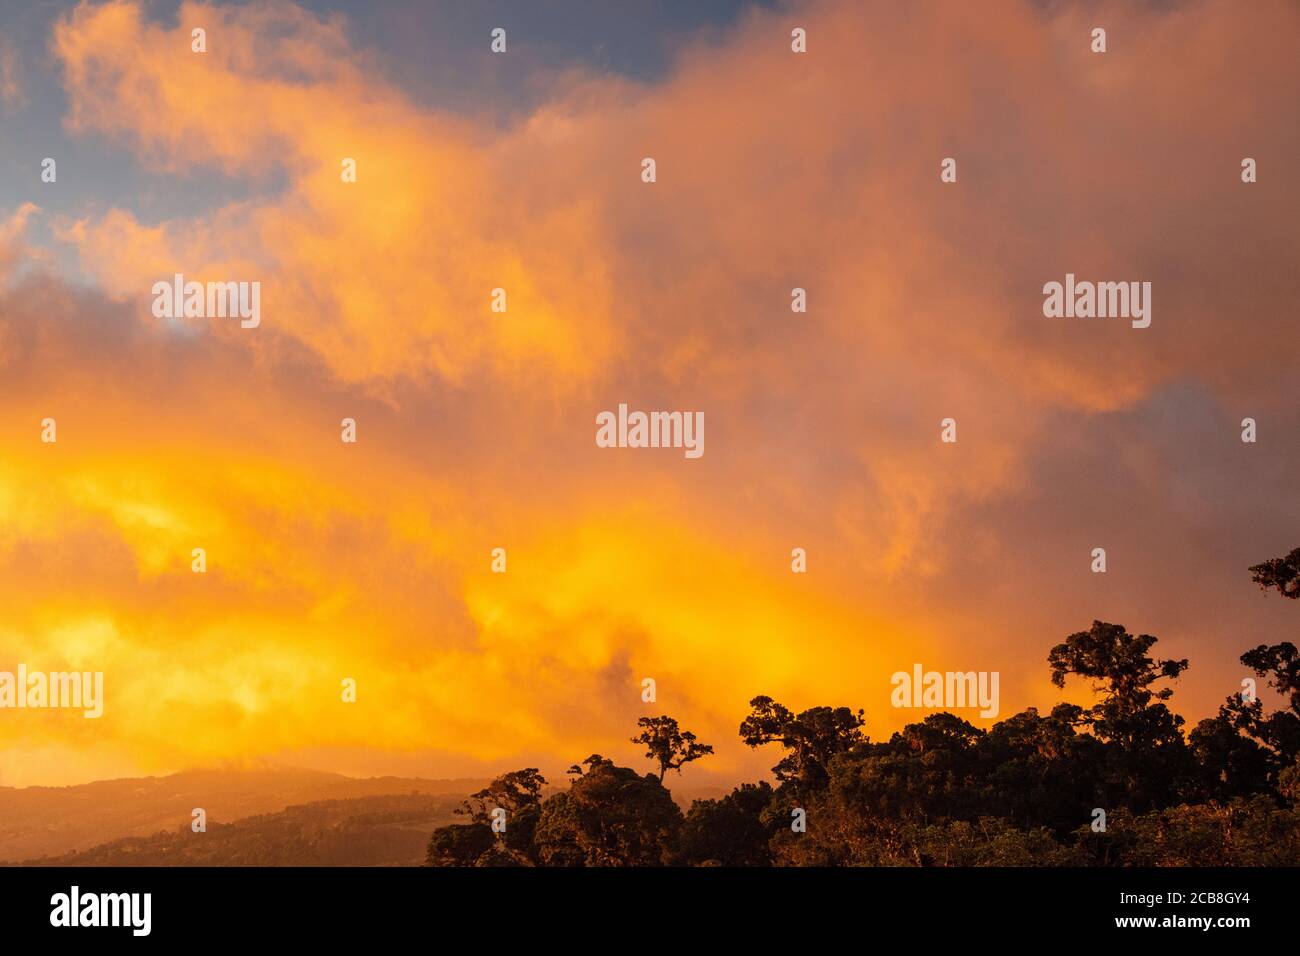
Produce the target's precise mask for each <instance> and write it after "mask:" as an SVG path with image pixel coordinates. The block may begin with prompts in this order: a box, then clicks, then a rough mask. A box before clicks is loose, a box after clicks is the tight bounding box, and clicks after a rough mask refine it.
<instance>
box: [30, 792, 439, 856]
mask: <svg viewBox="0 0 1300 956" xmlns="http://www.w3.org/2000/svg"><path fill="white" fill-rule="evenodd" d="M460 801H461V798H460V797H457V796H431V795H427V794H404V795H391V796H375V797H359V798H355V799H351V800H326V801H321V802H318V803H309V804H305V805H301V806H292V807H289V808H288V809H285V810H281V811H280V812H279V813H268V814H260V815H258V816H254V817H248V818H246V819H244V820H240V821H238V822H237V823H229V824H222V823H218V824H209V826H208V829H207V832H206V833H194V832H193V831H192V830H191V829H190V828H189V826H180V827H177V828H175V829H173V830H170V831H167V832H164V833H156V834H154V835H152V836H148V837H127V838H126V839H123V840H114V841H112V842H110V843H105V844H103V845H102V846H97V847H92V848H91V849H89V850H85V851H83V852H80V853H70V854H66V855H64V856H59V857H46V858H43V859H39V860H27V861H25V863H26V865H35V866H417V865H419V864H420V863H421V862H423V860H424V852H425V846H426V844H427V843H428V842H429V835H430V834H431V833H432V832H433V829H434V827H439V826H443V825H445V824H447V823H451V822H454V821H456V820H457V819H459V818H457V817H455V816H454V815H453V813H452V811H453V810H454V809H455V808H456V807H457V806H459V805H460Z"/></svg>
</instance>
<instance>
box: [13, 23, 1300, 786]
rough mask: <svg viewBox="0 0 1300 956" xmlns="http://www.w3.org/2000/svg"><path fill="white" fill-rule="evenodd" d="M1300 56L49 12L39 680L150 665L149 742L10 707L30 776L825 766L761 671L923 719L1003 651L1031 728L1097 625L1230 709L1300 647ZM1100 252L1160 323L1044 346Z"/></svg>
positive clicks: (1001, 661)
mask: <svg viewBox="0 0 1300 956" xmlns="http://www.w3.org/2000/svg"><path fill="white" fill-rule="evenodd" d="M995 7H996V15H992V14H991V12H990V11H991V10H992V9H993V8H995ZM498 26H499V27H503V28H505V29H506V31H507V36H508V49H507V52H506V53H505V54H493V53H492V52H491V51H490V49H489V43H490V32H491V30H492V29H493V28H494V27H498ZM1097 26H1101V27H1104V28H1105V29H1106V30H1107V35H1108V47H1109V48H1108V51H1107V52H1106V53H1105V54H1102V55H1098V54H1094V53H1092V52H1091V51H1090V49H1089V42H1090V39H1089V34H1090V32H1091V30H1092V29H1093V28H1094V27H1097ZM194 27H202V28H203V29H205V30H206V33H207V52H206V53H203V54H195V53H192V52H191V49H190V36H191V34H190V31H191V29H192V28H194ZM795 27H802V28H804V29H805V30H806V31H807V37H808V52H807V53H806V54H795V53H792V52H791V49H790V34H791V30H792V29H794V28H795ZM1297 33H1300V6H1297V5H1296V4H1295V3H1294V2H1286V0H1280V2H1257V3H1256V2H1252V3H1250V4H1248V5H1247V4H1240V3H1229V2H1193V3H1187V4H1165V3H1150V4H1142V3H1117V4H1113V5H1108V4H1094V3H1080V4H1072V3H1046V2H1044V3H1031V2H1006V3H1000V2H999V3H989V4H986V3H979V4H975V3H968V2H964V0H951V2H936V3H928V2H927V3H895V2H881V3H867V2H862V0H842V2H841V0H824V2H822V0H814V2H807V3H803V2H794V3H764V4H748V3H741V2H713V3H707V2H692V3H687V2H680V3H677V2H667V0H657V2H652V0H646V2H637V3H631V2H629V3H626V4H624V3H618V4H614V3H606V2H599V0H586V2H567V0H566V2H558V0H557V2H554V3H546V4H542V3H522V2H513V3H504V2H499V3H474V4H466V3H461V2H452V0H446V2H424V0H396V2H387V0H386V2H382V3H370V2H362V0H357V2H345V0H318V2H310V3H300V4H295V3H291V2H287V0H286V2H279V3H256V4H248V5H245V4H233V3H230V4H197V3H183V4H180V5H179V6H177V5H176V4H174V3H166V2H161V3H159V2H113V3H94V4H83V5H76V4H73V3H65V2H54V0H45V2H36V3H30V4H27V3H18V2H16V0H0V670H14V669H15V668H16V667H17V665H18V664H19V663H25V664H26V665H27V666H28V668H30V669H42V670H73V669H75V670H89V671H103V672H104V675H105V678H104V686H105V704H104V715H103V717H102V718H100V719H98V720H88V719H84V718H83V717H82V715H81V713H80V712H79V711H59V710H44V711H40V710H26V711H15V710H0V785H4V786H26V785H33V784H71V783H81V782H85V781H89V780H95V779H101V778H106V777H121V776H133V775H140V774H157V773H166V772H171V771H175V770H180V769H185V768H193V767H209V766H222V765H241V766H242V765H249V764H253V765H256V764H260V763H264V762H269V763H274V764H280V765H292V766H304V767H314V768H320V769H326V770H336V771H340V772H343V773H349V774H364V775H369V774H385V773H398V774H410V775H421V776H430V777H453V776H469V775H486V774H489V773H492V772H496V771H502V770H508V769H514V768H516V767H520V766H529V765H531V766H539V767H541V768H542V769H543V771H544V772H547V773H548V775H550V774H554V778H561V777H562V771H563V769H564V768H565V767H567V766H568V765H569V764H571V763H573V762H574V761H576V760H580V759H581V758H583V757H586V756H587V755H588V754H590V753H592V752H599V753H602V754H605V755H607V756H614V757H617V758H618V759H619V760H620V761H621V762H628V763H630V764H631V765H632V766H637V767H644V768H645V769H648V768H649V765H648V763H646V762H645V761H644V760H643V758H641V756H640V751H639V750H638V748H636V747H634V746H633V745H632V744H631V743H629V742H628V738H629V737H630V736H632V734H633V732H634V730H635V723H636V720H637V718H638V717H640V716H645V715H657V714H660V713H667V714H671V715H673V716H675V717H677V718H678V719H679V720H680V721H681V722H682V724H683V726H684V727H688V728H690V729H692V730H694V731H695V732H696V733H697V734H698V735H699V737H700V738H701V739H702V740H704V741H706V742H709V743H712V744H713V745H714V746H715V747H716V748H717V754H716V756H714V757H712V758H710V759H708V760H705V761H701V762H700V763H698V764H695V765H692V766H691V767H690V768H688V769H687V770H686V771H685V774H684V776H683V781H684V782H685V783H686V784H687V785H698V786H707V785H713V784H717V783H733V782H735V781H738V780H739V779H742V778H749V779H752V778H753V777H755V776H756V775H758V774H760V773H761V772H762V771H763V770H764V769H765V768H767V767H769V766H771V765H772V764H773V763H774V762H775V760H776V759H777V758H776V757H775V755H774V754H771V753H766V752H758V753H755V752H753V751H750V750H748V749H747V748H745V747H744V746H743V745H742V744H741V743H740V741H739V739H738V737H737V734H736V729H737V725H738V724H739V723H740V721H741V719H742V718H743V717H744V716H745V714H746V713H747V711H748V703H747V702H748V700H749V699H750V698H751V697H753V696H755V695H758V694H767V695H770V696H772V697H774V698H776V699H777V700H779V701H781V702H782V703H784V704H786V705H787V706H789V707H791V708H792V709H795V710H802V709H804V708H806V707H811V706H815V705H819V704H831V705H838V704H845V705H851V706H853V707H854V708H857V707H862V708H864V709H865V710H866V721H867V722H866V727H865V730H866V731H867V733H868V734H869V735H870V736H871V737H872V738H873V739H878V738H881V737H886V738H887V737H888V735H889V734H890V733H891V732H892V731H894V730H897V729H899V728H900V727H902V726H903V724H905V723H909V722H913V721H916V720H920V719H921V718H923V717H924V716H925V713H926V712H925V711H919V710H903V709H894V708H892V707H891V706H890V691H891V687H890V681H889V679H890V675H891V674H892V673H894V672H895V671H898V670H908V671H910V670H911V668H912V666H913V665H914V664H916V663H920V664H922V665H923V666H924V667H925V668H926V669H932V670H941V671H947V670H962V671H966V670H976V671H998V672H1000V674H1001V714H1000V717H1003V718H1005V717H1007V716H1010V715H1012V714H1014V713H1016V712H1017V711H1020V710H1022V709H1024V708H1025V707H1029V706H1037V707H1039V708H1044V709H1045V708H1049V707H1050V706H1052V704H1054V703H1056V702H1057V701H1059V700H1062V699H1071V700H1075V701H1077V702H1081V703H1082V702H1086V701H1087V700H1089V694H1088V689H1087V687H1086V686H1085V685H1081V684H1075V683H1070V684H1067V687H1066V690H1065V691H1064V692H1062V691H1060V690H1058V689H1057V688H1054V687H1052V686H1051V684H1050V682H1049V680H1048V676H1049V675H1048V667H1047V663H1046V657H1047V653H1048V650H1049V649H1050V648H1051V646H1052V645H1054V644H1056V643H1058V642H1060V641H1062V640H1064V638H1065V637H1066V636H1067V635H1068V634H1070V633H1071V632H1074V631H1080V630H1087V628H1088V627H1089V625H1090V624H1091V622H1092V621H1093V620H1094V619H1101V620H1105V621H1110V622H1114V623H1120V624H1124V625H1125V626H1127V627H1128V628H1129V629H1130V630H1131V631H1134V632H1135V633H1138V632H1140V633H1149V634H1154V635H1156V636H1157V637H1159V638H1160V643H1159V644H1158V645H1157V648H1156V650H1157V653H1158V654H1159V655H1160V656H1165V657H1187V658H1190V660H1191V667H1190V669H1189V670H1188V672H1187V673H1186V675H1184V676H1183V677H1182V678H1181V679H1180V680H1179V681H1178V682H1177V684H1176V685H1175V686H1176V693H1175V695H1174V697H1173V699H1172V701H1171V706H1172V707H1173V709H1174V710H1176V711H1177V712H1179V713H1182V714H1183V715H1185V716H1186V717H1187V718H1188V720H1189V724H1194V723H1195V721H1196V720H1198V719H1200V718H1201V717H1204V716H1207V715H1209V714H1210V713H1212V712H1213V711H1214V710H1215V708H1216V707H1217V705H1218V703H1219V702H1220V701H1222V700H1223V698H1225V697H1226V696H1227V695H1229V694H1231V693H1233V692H1235V691H1237V690H1239V689H1240V681H1241V679H1242V677H1244V676H1248V672H1246V671H1245V670H1244V668H1243V667H1242V666H1241V665H1240V664H1239V663H1238V662H1237V658H1238V656H1239V655H1240V654H1241V653H1242V652H1243V651H1244V650H1246V649H1248V648H1250V647H1253V646H1255V645H1256V644H1259V643H1262V642H1266V641H1267V642H1276V641H1279V640H1296V638H1297V626H1296V609H1295V608H1294V607H1288V606H1285V605H1286V604H1287V603H1288V602H1285V601H1284V600H1283V599H1282V598H1280V597H1279V596H1277V595H1271V596H1268V595H1265V594H1263V593H1261V592H1260V591H1259V590H1258V588H1256V587H1255V586H1254V585H1253V584H1252V583H1251V582H1250V579H1249V574H1248V572H1247V570H1246V569H1247V567H1248V566H1249V565H1251V564H1255V563H1258V562H1260V561H1263V560H1265V559H1267V558H1272V557H1277V556H1280V555H1283V554H1285V553H1287V552H1288V551H1290V550H1291V549H1293V548H1295V547H1300V223H1298V222H1297V210H1300V186H1298V185H1297V178H1298V177H1300V122H1297V117H1296V113H1295V104H1296V102H1297V101H1300V64H1297V63H1296V62H1295V60H1294V37H1295V36H1296V35H1297ZM45 157H52V158H54V159H55V160H56V161H57V181H56V182H54V183H45V182H42V181H41V162H42V159H44V158H45ZM344 157H352V158H355V159H356V161H357V170H358V181H357V182H356V183H344V182H342V181H341V178H340V162H341V160H342V159H343V158H344ZM644 157H653V158H654V159H655V160H656V164H657V181H656V182H654V183H645V182H642V179H641V162H642V159H643V158H644ZM944 157H954V158H956V160H957V163H958V171H959V175H958V181H957V182H955V183H942V182H941V181H940V178H939V170H940V161H941V160H942V159H943V158H944ZM1244 157H1252V158H1254V159H1255V160H1256V161H1257V163H1258V170H1259V173H1258V182H1256V183H1253V184H1245V183H1243V182H1242V180H1241V162H1242V159H1243V158H1244ZM175 273H183V274H184V275H185V277H186V278H187V279H195V280H199V281H208V280H257V281H260V282H261V289H262V300H261V313H262V321H261V324H260V326H259V327H258V328H256V329H243V328H240V325H239V323H238V321H237V320H231V319H207V318H199V319H188V320H177V321H169V320H160V319H156V318H154V317H153V315H152V314H151V308H150V307H151V302H152V296H151V293H150V289H151V287H152V285H153V283H154V282H156V281H158V280H170V279H171V277H172V276H173V275H174V274H175ZM1067 273H1074V274H1076V275H1077V276H1078V277H1079V278H1080V279H1088V280H1115V281H1128V280H1134V281H1136V280H1141V281H1149V282H1151V284H1152V289H1153V293H1152V323H1151V326H1150V327H1149V328H1146V329H1135V328H1132V327H1131V326H1130V323H1129V322H1128V321H1127V320H1115V319H1065V318H1062V319H1049V318H1045V317H1044V315H1043V310H1042V307H1043V294H1042V287H1043V285H1044V283H1047V282H1050V281H1062V280H1063V279H1064V277H1065V275H1066V274H1067ZM497 287H500V288H504V289H506V290H507V293H508V297H509V298H508V302H509V306H508V311H507V312H506V313H504V314H501V313H494V312H492V311H491V309H490V303H491V290H492V289H494V288H497ZM795 287H801V288H804V289H806V290H807V296H808V311H807V313H806V314H798V313H792V311H791V308H790V302H791V299H790V292H791V289H792V288H795ZM620 402H625V403H628V404H629V406H631V407H632V408H634V409H645V410H652V409H654V410H659V409H663V410H700V411H703V412H704V415H705V419H706V422H707V427H706V445H705V448H706V450H705V453H704V455H703V456H702V457H700V458H698V459H694V460H692V459H687V458H686V457H684V456H683V454H682V453H681V451H680V450H668V449H644V450H633V449H602V448H598V447H597V446H596V444H595V441H594V437H595V431H596V428H595V416H596V415H597V414H598V413H599V412H601V411H603V410H610V409H617V407H618V405H619V403H620ZM47 417H52V418H54V419H56V421H57V430H58V431H57V434H58V441H57V443H54V444H47V443H43V442H42V441H41V421H42V419H44V418H47ZM345 417H351V418H354V419H355V420H356V422H357V433H358V440H357V442H356V443H355V444H345V443H343V442H341V441H340V420H341V419H343V418H345ZM947 417H951V418H954V419H956V421H957V428H958V441H957V443H955V444H944V443H941V442H940V440H939V436H940V421H941V420H942V419H944V418H947ZM1245 417H1252V418H1254V419H1256V420H1257V422H1258V441H1257V442H1256V443H1254V444H1247V443H1243V442H1242V441H1241V438H1240V433H1241V420H1242V419H1243V418H1245ZM196 547H201V548H204V549H205V550H206V554H207V564H208V569H207V573H206V574H195V573H192V571H191V550H192V549H193V548H196ZM498 547H499V548H504V549H506V552H507V556H508V570H507V572H506V573H504V574H494V573H492V570H491V552H492V549H493V548H498ZM795 547H801V548H804V549H806V551H807V554H808V571H807V573H806V574H794V573H792V572H791V566H790V564H791V558H790V554H791V549H792V548H795ZM1097 547H1103V548H1105V549H1106V552H1107V561H1108V570H1107V573H1105V574H1094V573H1092V572H1091V571H1090V563H1091V551H1092V549H1094V548H1097ZM1290 603H1294V602H1290ZM348 677H351V678H354V679H355V680H356V681H357V698H358V699H357V702H356V703H355V704H347V703H343V702H342V701H341V700H340V681H341V680H342V679H344V678H348ZM646 677H651V678H654V679H655V681H656V682H657V690H658V700H657V702H656V703H654V704H645V703H643V702H642V701H641V681H642V679H643V678H646ZM960 713H961V716H963V717H965V718H966V719H969V720H971V721H972V722H973V723H975V724H977V725H979V726H988V725H989V724H990V723H992V721H991V720H987V719H984V718H981V717H980V716H979V715H978V713H977V711H976V710H967V711H962V712H960Z"/></svg>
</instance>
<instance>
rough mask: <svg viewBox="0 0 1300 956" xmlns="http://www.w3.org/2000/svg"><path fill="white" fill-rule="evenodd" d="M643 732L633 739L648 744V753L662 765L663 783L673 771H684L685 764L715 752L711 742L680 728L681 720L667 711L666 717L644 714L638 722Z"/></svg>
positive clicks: (661, 778) (646, 752)
mask: <svg viewBox="0 0 1300 956" xmlns="http://www.w3.org/2000/svg"><path fill="white" fill-rule="evenodd" d="M636 723H637V726H638V727H640V728H642V729H641V733H640V735H638V736H636V737H633V738H632V743H634V744H644V745H645V748H646V750H645V755H646V756H647V757H649V758H650V759H651V760H653V761H655V762H656V763H658V764H659V782H660V783H663V779H664V775H665V774H667V773H668V771H669V770H676V771H677V772H678V773H681V772H682V766H683V765H684V764H688V763H690V762H691V761H692V760H699V759H700V758H701V757H707V756H708V755H709V754H711V753H713V747H711V746H710V745H709V744H700V743H696V742H695V735H694V734H693V733H691V732H690V731H689V730H686V731H683V730H679V729H678V727H677V721H676V720H674V719H673V718H672V717H669V716H668V715H667V714H665V715H663V716H662V717H642V718H641V719H640V720H638V721H637V722H636Z"/></svg>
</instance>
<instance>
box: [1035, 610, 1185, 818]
mask: <svg viewBox="0 0 1300 956" xmlns="http://www.w3.org/2000/svg"><path fill="white" fill-rule="evenodd" d="M1156 640H1157V639H1156V638H1155V637H1153V636H1151V635H1150V634H1136V635H1135V634H1130V633H1129V632H1128V631H1127V630H1125V629H1124V627H1123V626H1122V625H1119V624H1107V623H1105V622H1104V621H1093V622H1092V627H1091V628H1090V629H1089V630H1087V631H1079V632H1078V633H1075V634H1071V635H1070V636H1069V637H1067V638H1066V639H1065V642H1064V643H1063V644H1057V645H1056V646H1055V647H1053V648H1052V650H1051V652H1050V653H1049V654H1048V657H1047V660H1048V663H1049V664H1050V665H1051V673H1052V683H1054V684H1055V685H1056V686H1057V687H1064V686H1065V678H1066V676H1067V675H1069V674H1075V675H1078V676H1080V677H1084V678H1090V679H1091V680H1093V682H1094V684H1093V689H1094V690H1095V691H1097V692H1099V693H1101V694H1102V695H1103V697H1102V699H1101V701H1100V702H1099V703H1097V704H1095V705H1094V706H1093V707H1091V708H1089V709H1088V710H1086V711H1083V712H1082V714H1081V720H1082V722H1083V723H1084V724H1087V725H1089V726H1090V727H1091V728H1092V732H1093V733H1094V734H1095V735H1096V736H1097V738H1098V739H1099V740H1101V741H1103V742H1106V743H1110V744H1112V745H1113V747H1114V749H1113V750H1112V751H1109V752H1108V765H1109V770H1108V773H1107V783H1108V785H1109V789H1110V791H1111V793H1112V794H1117V793H1118V792H1120V791H1121V790H1123V789H1125V788H1127V789H1129V790H1130V792H1131V795H1132V805H1133V806H1134V808H1135V809H1138V810H1146V809H1149V808H1151V807H1157V806H1164V805H1167V804H1168V803H1169V802H1170V801H1172V800H1175V799H1177V797H1178V796H1179V795H1180V792H1181V791H1182V790H1183V788H1184V787H1186V786H1187V785H1188V784H1189V782H1190V781H1191V779H1192V777H1193V775H1194V774H1195V764H1194V761H1193V760H1192V757H1191V754H1190V753H1189V752H1188V750H1187V742H1186V741H1185V740H1184V738H1183V732H1182V726H1183V718H1182V717H1180V716H1178V715H1177V714H1175V713H1173V712H1172V711H1170V710H1169V708H1168V707H1166V706H1165V705H1164V701H1166V700H1168V699H1169V698H1170V697H1171V696H1172V695H1173V690H1172V689H1170V688H1168V687H1163V688H1161V689H1159V690H1155V689H1153V688H1152V685H1153V684H1154V683H1155V682H1156V681H1159V680H1164V679H1166V678H1168V679H1170V680H1172V679H1176V678H1177V677H1178V676H1179V675H1180V674H1181V673H1182V672H1183V671H1185V670H1186V669H1187V660H1186V658H1184V659H1182V660H1173V659H1169V660H1156V659H1154V658H1152V657H1151V656H1150V655H1149V654H1148V653H1147V652H1148V651H1150V650H1151V648H1152V646H1153V645H1154V644H1155V643H1156Z"/></svg>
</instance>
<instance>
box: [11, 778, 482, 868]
mask: <svg viewBox="0 0 1300 956" xmlns="http://www.w3.org/2000/svg"><path fill="white" fill-rule="evenodd" d="M485 783H486V781H483V780H424V779H420V778H418V777H369V778H360V779H358V778H351V777H344V776H341V775H339V774H332V773H321V772H317V771H310V770H280V769H274V770H253V771H231V770H200V771H187V772H184V773H177V774H172V775H170V776H166V777H142V778H133V779H125V780H101V781H97V782H95V783H88V784H82V785H79V786H74V787H24V788H17V789H16V788H12V787H0V861H9V862H13V861H17V860H29V859H32V858H35V857H41V856H56V855H60V854H66V853H69V852H71V851H73V850H84V849H88V848H90V847H94V846H98V845H100V844H104V843H108V842H110V841H113V840H118V839H121V838H123V837H132V836H139V837H144V836H153V835H154V834H156V833H158V832H159V831H162V830H166V831H172V830H175V829H177V828H179V827H183V828H184V830H185V832H187V833H188V832H189V825H190V821H191V819H192V817H191V812H192V811H193V809H194V808H195V807H202V808H203V809H204V810H206V811H207V817H208V830H209V832H210V833H211V832H212V831H213V829H214V824H225V823H232V822H234V821H236V820H239V819H241V818H244V817H249V816H253V815H255V814H267V813H276V812H278V811H280V810H283V809H285V808H286V807H289V806H293V805H295V804H305V803H311V802H315V801H321V800H348V799H353V798H359V797H367V796H380V795H386V794H411V793H419V794H426V795H436V796H455V797H457V798H461V797H463V796H464V795H465V794H468V793H471V792H473V791H474V790H477V789H479V788H480V787H482V786H483V785H484V784H485Z"/></svg>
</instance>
